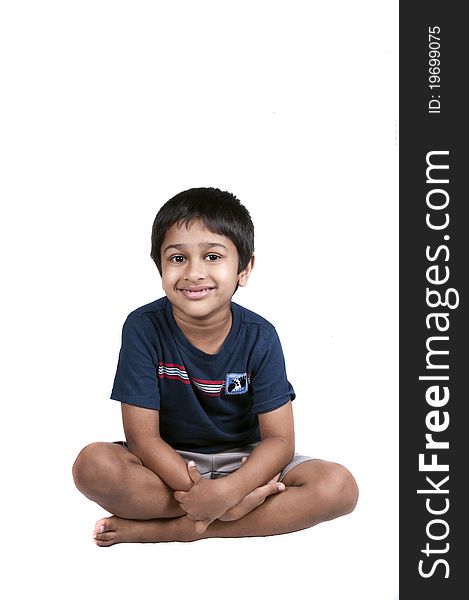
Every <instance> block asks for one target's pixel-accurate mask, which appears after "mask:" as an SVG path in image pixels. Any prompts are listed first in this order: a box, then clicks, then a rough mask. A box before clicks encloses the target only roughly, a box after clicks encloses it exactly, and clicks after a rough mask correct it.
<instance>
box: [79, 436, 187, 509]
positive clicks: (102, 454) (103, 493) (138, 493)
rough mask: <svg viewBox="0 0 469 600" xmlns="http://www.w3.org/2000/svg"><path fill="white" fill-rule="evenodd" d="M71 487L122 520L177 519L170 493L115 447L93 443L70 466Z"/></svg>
mask: <svg viewBox="0 0 469 600" xmlns="http://www.w3.org/2000/svg"><path fill="white" fill-rule="evenodd" d="M72 472H73V479H74V481H75V485H76V486H77V488H78V489H79V490H80V492H82V493H83V494H84V495H85V496H86V497H87V498H89V499H90V500H93V501H94V502H96V503H97V504H99V505H100V506H102V507H103V508H104V509H105V510H107V511H109V512H110V513H113V514H114V515H119V517H123V518H125V519H158V518H167V517H179V516H181V515H183V514H184V512H183V511H182V510H181V509H180V508H179V505H178V503H177V502H176V501H175V500H174V498H173V492H172V490H171V489H170V488H169V487H168V486H167V485H166V484H165V483H164V482H163V481H162V480H161V479H160V478H159V477H158V476H157V475H155V473H153V471H150V469H147V468H146V467H145V466H143V464H142V462H141V460H140V459H139V458H137V457H136V456H135V455H134V454H132V453H131V452H129V450H127V449H126V448H123V447H122V446H120V445H119V444H113V443H107V442H96V443H94V444H90V445H89V446H86V447H85V448H83V450H82V451H81V452H80V454H79V455H78V457H77V459H76V460H75V463H74V465H73V470H72Z"/></svg>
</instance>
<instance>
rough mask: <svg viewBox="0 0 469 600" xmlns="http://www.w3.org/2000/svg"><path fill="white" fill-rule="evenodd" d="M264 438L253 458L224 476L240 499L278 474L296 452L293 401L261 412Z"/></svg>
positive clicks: (253, 452) (261, 429) (254, 451)
mask: <svg viewBox="0 0 469 600" xmlns="http://www.w3.org/2000/svg"><path fill="white" fill-rule="evenodd" d="M259 429H260V434H261V442H260V443H259V445H258V446H256V448H255V449H254V450H253V451H252V453H251V454H250V456H249V460H248V461H246V462H245V463H244V465H243V466H242V467H240V468H239V469H238V470H237V471H234V472H233V473H231V474H230V475H228V476H227V477H225V478H224V480H225V482H226V483H227V484H228V485H229V488H230V493H231V494H233V496H234V497H235V498H236V504H237V503H239V502H240V501H241V500H242V499H243V498H244V497H245V496H246V495H247V494H249V493H250V492H252V491H253V490H254V489H256V488H257V487H260V486H262V485H264V484H265V483H267V482H268V481H270V480H271V479H272V478H273V477H275V476H276V475H278V473H280V471H282V470H283V469H284V468H285V467H286V466H287V465H288V463H289V462H291V460H292V459H293V456H294V453H295V434H294V424H293V411H292V406H291V401H288V402H287V403H286V404H284V405H283V406H281V407H280V408H277V409H275V410H273V411H270V412H267V413H263V414H260V415H259Z"/></svg>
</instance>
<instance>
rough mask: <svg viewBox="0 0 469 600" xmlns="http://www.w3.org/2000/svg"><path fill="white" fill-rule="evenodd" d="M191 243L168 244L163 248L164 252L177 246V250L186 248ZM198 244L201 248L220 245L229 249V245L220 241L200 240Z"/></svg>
mask: <svg viewBox="0 0 469 600" xmlns="http://www.w3.org/2000/svg"><path fill="white" fill-rule="evenodd" d="M189 245H190V244H170V245H169V246H166V248H165V249H164V250H163V254H164V253H165V252H167V251H168V250H169V249H170V248H175V249H176V250H184V248H187V247H188V246H189ZM198 246H199V248H215V247H216V246H218V247H220V248H224V249H225V250H227V247H226V246H224V245H223V244H220V243H219V242H200V243H199V244H198Z"/></svg>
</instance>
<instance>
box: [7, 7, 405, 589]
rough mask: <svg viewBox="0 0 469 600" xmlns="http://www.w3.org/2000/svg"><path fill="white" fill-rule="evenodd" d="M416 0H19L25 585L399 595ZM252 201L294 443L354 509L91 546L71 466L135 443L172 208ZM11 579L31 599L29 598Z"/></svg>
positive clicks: (87, 512)
mask: <svg viewBox="0 0 469 600" xmlns="http://www.w3.org/2000/svg"><path fill="white" fill-rule="evenodd" d="M397 13H398V8H397V2H392V1H390V0H387V1H385V2H379V3H378V2H372V1H362V0H358V1H356V2H349V1H346V0H339V1H336V2H329V3H328V2H323V1H321V2H319V1H310V2H307V1H300V0H293V1H290V2H288V3H287V2H279V1H276V0H270V1H269V2H267V1H257V2H256V1H250V2H247V1H240V0H237V1H231V2H223V1H207V0H197V1H193V2H188V1H185V2H182V1H173V2H156V1H153V2H139V1H134V2H130V1H113V2H107V1H104V0H93V1H83V0H82V1H80V2H66V1H57V2H52V1H43V2H22V1H11V2H2V4H1V8H0V54H1V57H2V58H1V60H2V65H1V73H0V76H1V86H2V90H1V94H0V103H1V111H0V119H1V136H0V137H1V141H0V144H1V182H0V185H1V225H0V227H1V231H0V243H1V248H0V250H1V260H2V267H1V274H2V275H1V280H2V289H3V291H2V293H1V303H2V310H1V352H2V356H1V368H2V376H1V381H2V446H3V452H2V471H1V474H2V475H1V478H2V489H3V492H2V499H1V502H2V518H3V522H2V534H1V545H2V550H3V556H4V557H6V560H5V558H4V559H3V564H2V581H1V586H5V588H8V589H9V591H8V593H7V595H6V596H5V597H8V598H9V599H13V598H21V599H24V598H28V597H39V598H46V597H47V598H51V599H54V600H55V599H59V598H60V599H62V598H67V599H75V598H77V599H78V598H88V599H90V600H95V599H100V598H104V597H105V598H112V599H113V600H121V599H124V598H129V597H132V598H153V597H155V598H157V597H161V598H166V597H169V596H170V597H171V598H176V599H177V600H178V599H180V598H181V599H182V598H184V599H186V598H193V599H194V600H198V599H202V598H204V599H205V600H212V599H217V600H218V599H219V598H240V597H241V598H246V599H249V600H250V599H252V598H256V597H261V596H262V597H265V596H266V597H268V598H270V599H277V598H279V599H280V598H284V597H285V598H286V597H288V598H290V597H291V598H295V599H298V600H303V599H308V600H309V599H312V598H314V599H318V600H343V599H345V598H347V600H393V598H395V596H396V594H397V592H398V470H397V462H398V440H397V438H398V425H397V421H398V397H397V380H398V362H397V342H398V339H397V331H398V324H397V322H398V308H397V307H398V282H397V261H398V248H397V242H398V240H397V218H398V200H397V176H398V173H397V169H398V167H397V155H398V146H397V133H396V122H397V110H398V109H397V97H398V82H397V62H398V56H397V55H398V48H397V29H398V24H397V21H398V14H397ZM196 186H214V187H220V188H222V189H226V190H229V191H231V192H233V193H235V194H236V195H237V196H238V197H239V198H240V199H241V201H242V202H243V203H244V204H245V205H246V206H247V207H248V209H249V210H250V212H251V215H252V217H253V221H254V224H255V227H256V255H257V263H256V267H255V270H254V272H253V275H252V278H251V280H250V282H249V285H248V287H247V288H246V289H240V290H239V291H238V292H237V294H236V296H235V298H234V299H235V301H237V302H238V303H240V304H243V305H245V306H247V307H249V308H251V309H252V310H254V311H256V312H259V313H261V314H262V315H264V316H265V317H266V318H268V319H269V320H270V321H272V322H273V323H274V324H275V325H276V327H277V329H278V331H279V334H280V337H281V339H282V344H283V348H284V353H285V357H286V363H287V370H288V375H289V379H290V380H291V382H292V383H293V385H294V387H295V390H296V392H297V399H296V400H295V402H294V411H295V419H296V434H297V449H298V451H300V452H303V453H308V454H312V455H313V456H317V457H320V458H325V459H329V460H334V461H337V462H340V463H343V464H344V465H346V466H347V467H348V468H349V469H350V470H351V471H352V472H353V473H354V475H355V477H356V479H357V481H358V484H359V486H360V491H361V495H360V500H359V504H358V506H357V509H356V511H355V512H354V513H353V514H351V515H349V516H346V517H343V518H341V519H338V520H336V521H333V522H330V523H325V524H322V525H319V526H318V527H315V528H313V529H310V530H307V531H303V532H299V533H294V534H290V535H286V536H280V537H270V538H259V539H241V540H207V541H204V542H198V543H195V544H178V543H174V544H166V545H165V544H161V545H157V544H155V545H153V544H146V545H137V544H135V545H133V544H129V545H118V546H114V547H112V548H98V547H96V546H95V545H93V543H92V541H91V531H92V529H93V526H94V523H95V521H96V520H97V519H99V518H100V517H102V516H104V514H106V513H105V512H104V511H103V510H102V509H100V508H99V507H98V506H97V505H95V504H93V503H91V502H89V501H88V500H86V499H85V498H84V497H83V496H81V495H80V494H79V492H78V491H77V490H76V489H75V487H74V485H73V481H72V477H71V466H72V463H73V460H74V458H75V456H76V454H77V453H78V451H79V450H80V449H81V447H83V446H84V445H85V444H87V443H89V442H92V441H96V440H107V441H110V440H114V439H119V438H122V427H121V421H120V406H119V404H118V403H116V402H113V401H111V400H109V394H110V389H111V386H112V380H113V377H114V372H115V367H116V361H117V355H118V351H119V344H120V335H121V327H122V323H123V321H124V319H125V317H126V315H127V314H128V312H130V311H131V310H133V309H134V308H136V307H137V306H140V305H142V304H145V303H147V302H149V301H151V300H153V299H155V298H157V297H160V296H161V295H162V291H161V286H160V280H159V276H158V273H157V271H156V268H155V266H154V265H153V263H152V261H151V259H150V257H149V252H150V231H151V225H152V222H153V218H154V216H155V214H156V212H157V210H158V209H159V207H160V206H161V205H162V204H163V203H164V202H165V201H166V200H167V199H169V198H170V197H171V196H173V195H174V194H176V193H178V192H180V191H182V190H184V189H187V188H189V187H196ZM10 586H11V587H10Z"/></svg>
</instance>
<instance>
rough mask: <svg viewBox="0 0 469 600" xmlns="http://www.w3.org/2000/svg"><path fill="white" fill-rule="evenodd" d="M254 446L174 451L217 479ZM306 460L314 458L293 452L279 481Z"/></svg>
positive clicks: (123, 444)
mask: <svg viewBox="0 0 469 600" xmlns="http://www.w3.org/2000/svg"><path fill="white" fill-rule="evenodd" d="M115 443H116V444H120V445H121V446H124V447H125V448H127V444H126V443H125V442H115ZM256 446H257V444H249V445H248V446H243V447H242V448H232V449H230V450H225V451H224V452H217V453H215V454H204V453H202V452H187V451H186V450H176V452H177V453H178V454H179V455H180V456H182V458H183V459H184V460H185V461H186V462H189V461H190V460H193V461H194V462H195V464H196V466H197V469H198V470H199V472H200V473H201V474H202V475H203V476H204V477H206V478H207V479H217V478H218V477H225V475H229V474H230V473H233V471H236V470H237V469H239V467H240V466H241V465H242V464H243V463H242V459H243V458H244V457H245V456H249V455H250V454H251V452H252V451H253V450H254V448H255V447H256ZM308 460H314V458H312V457H311V456H306V455H305V454H297V453H295V456H294V457H293V460H292V461H291V462H290V463H289V464H288V465H287V466H286V467H285V468H284V469H283V471H282V472H281V473H280V479H279V481H282V479H283V478H284V477H285V475H286V474H287V473H288V471H290V470H291V469H293V467H296V466H297V465H300V464H301V463H304V462H306V461H308Z"/></svg>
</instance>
